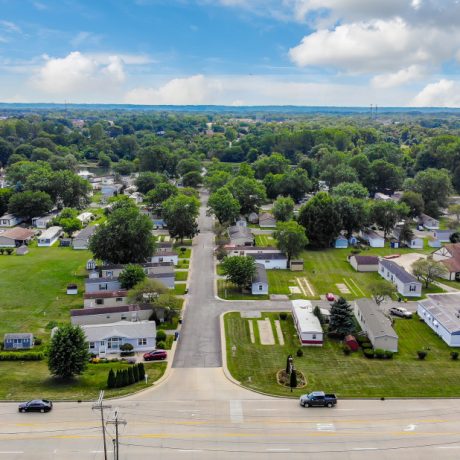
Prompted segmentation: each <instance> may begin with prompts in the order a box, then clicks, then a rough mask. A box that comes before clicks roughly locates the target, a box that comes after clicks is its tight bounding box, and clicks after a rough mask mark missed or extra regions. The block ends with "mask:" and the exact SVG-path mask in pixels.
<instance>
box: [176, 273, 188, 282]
mask: <svg viewBox="0 0 460 460" xmlns="http://www.w3.org/2000/svg"><path fill="white" fill-rule="evenodd" d="M187 278H188V272H177V271H176V281H187Z"/></svg>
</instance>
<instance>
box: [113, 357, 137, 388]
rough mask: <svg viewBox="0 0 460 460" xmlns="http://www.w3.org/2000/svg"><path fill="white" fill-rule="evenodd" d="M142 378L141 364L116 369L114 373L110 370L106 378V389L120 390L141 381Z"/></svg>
mask: <svg viewBox="0 0 460 460" xmlns="http://www.w3.org/2000/svg"><path fill="white" fill-rule="evenodd" d="M144 378H145V369H144V364H143V363H138V364H134V365H133V366H129V367H128V368H127V369H118V370H117V372H116V373H115V372H113V369H110V371H109V375H108V376H107V387H108V388H122V387H126V386H128V385H132V384H133V383H136V382H139V381H142V380H144Z"/></svg>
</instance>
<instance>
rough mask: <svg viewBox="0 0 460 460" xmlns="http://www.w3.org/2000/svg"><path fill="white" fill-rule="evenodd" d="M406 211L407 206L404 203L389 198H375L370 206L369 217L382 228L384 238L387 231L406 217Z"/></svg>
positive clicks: (407, 209) (407, 211)
mask: <svg viewBox="0 0 460 460" xmlns="http://www.w3.org/2000/svg"><path fill="white" fill-rule="evenodd" d="M408 213H409V208H408V207H407V205H406V204H404V203H396V202H395V201H390V200H389V201H383V200H377V201H374V202H373V203H372V206H371V218H372V220H373V221H374V222H375V223H376V224H377V225H378V226H379V227H382V228H383V237H384V238H386V237H387V234H388V232H389V231H390V230H392V229H393V228H394V226H395V225H396V223H397V222H398V221H399V220H400V219H402V218H403V217H406V216H407V214H408Z"/></svg>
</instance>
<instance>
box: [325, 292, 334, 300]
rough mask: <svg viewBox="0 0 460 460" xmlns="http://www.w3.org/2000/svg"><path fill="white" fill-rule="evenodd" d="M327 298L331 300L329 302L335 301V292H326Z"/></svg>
mask: <svg viewBox="0 0 460 460" xmlns="http://www.w3.org/2000/svg"><path fill="white" fill-rule="evenodd" d="M326 299H327V300H329V302H334V300H335V296H334V294H332V292H328V293H327V294H326Z"/></svg>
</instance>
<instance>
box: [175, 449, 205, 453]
mask: <svg viewBox="0 0 460 460" xmlns="http://www.w3.org/2000/svg"><path fill="white" fill-rule="evenodd" d="M179 452H184V453H186V452H203V451H202V450H200V449H179Z"/></svg>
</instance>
